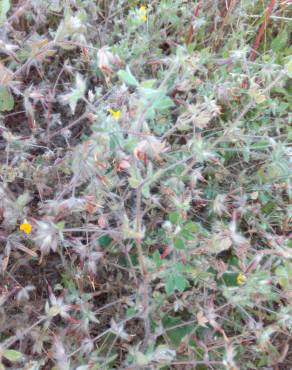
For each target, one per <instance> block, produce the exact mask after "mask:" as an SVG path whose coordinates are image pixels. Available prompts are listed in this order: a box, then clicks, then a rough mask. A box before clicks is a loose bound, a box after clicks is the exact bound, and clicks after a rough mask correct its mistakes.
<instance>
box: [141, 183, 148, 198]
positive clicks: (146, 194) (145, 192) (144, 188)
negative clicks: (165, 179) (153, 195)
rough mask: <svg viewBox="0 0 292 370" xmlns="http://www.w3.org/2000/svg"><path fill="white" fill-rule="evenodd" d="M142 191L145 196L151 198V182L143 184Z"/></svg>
mask: <svg viewBox="0 0 292 370" xmlns="http://www.w3.org/2000/svg"><path fill="white" fill-rule="evenodd" d="M141 192H142V194H143V195H144V197H145V198H149V197H150V186H149V184H145V185H144V186H142V189H141Z"/></svg>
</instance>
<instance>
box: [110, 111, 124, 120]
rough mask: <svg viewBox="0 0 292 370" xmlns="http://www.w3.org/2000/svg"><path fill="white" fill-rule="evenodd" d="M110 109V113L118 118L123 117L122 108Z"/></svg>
mask: <svg viewBox="0 0 292 370" xmlns="http://www.w3.org/2000/svg"><path fill="white" fill-rule="evenodd" d="M108 111H109V112H110V114H111V115H112V116H113V117H114V118H115V119H116V120H118V119H120V117H121V114H122V113H121V111H120V110H113V109H108Z"/></svg>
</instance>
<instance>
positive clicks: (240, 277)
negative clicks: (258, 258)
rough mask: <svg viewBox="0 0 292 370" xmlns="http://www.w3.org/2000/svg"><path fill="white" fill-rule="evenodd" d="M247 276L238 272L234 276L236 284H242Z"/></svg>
mask: <svg viewBox="0 0 292 370" xmlns="http://www.w3.org/2000/svg"><path fill="white" fill-rule="evenodd" d="M246 280H247V277H246V276H245V275H243V274H242V273H239V274H238V275H237V278H236V282H237V284H238V285H243V284H245V283H246Z"/></svg>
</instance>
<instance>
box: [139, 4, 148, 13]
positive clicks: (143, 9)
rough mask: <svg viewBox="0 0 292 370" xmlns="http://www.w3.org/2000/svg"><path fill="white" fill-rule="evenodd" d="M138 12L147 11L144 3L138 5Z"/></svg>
mask: <svg viewBox="0 0 292 370" xmlns="http://www.w3.org/2000/svg"><path fill="white" fill-rule="evenodd" d="M140 12H142V13H146V12H147V8H146V6H145V5H141V6H140Z"/></svg>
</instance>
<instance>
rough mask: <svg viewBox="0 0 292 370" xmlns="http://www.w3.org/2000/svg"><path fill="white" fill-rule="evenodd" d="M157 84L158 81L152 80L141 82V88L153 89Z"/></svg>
mask: <svg viewBox="0 0 292 370" xmlns="http://www.w3.org/2000/svg"><path fill="white" fill-rule="evenodd" d="M155 83H156V80H154V79H152V80H145V81H143V82H141V86H142V87H145V88H152V87H153V86H154V85H155Z"/></svg>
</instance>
